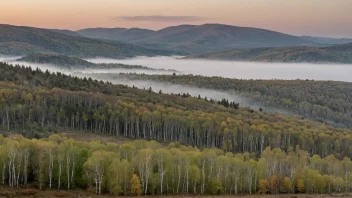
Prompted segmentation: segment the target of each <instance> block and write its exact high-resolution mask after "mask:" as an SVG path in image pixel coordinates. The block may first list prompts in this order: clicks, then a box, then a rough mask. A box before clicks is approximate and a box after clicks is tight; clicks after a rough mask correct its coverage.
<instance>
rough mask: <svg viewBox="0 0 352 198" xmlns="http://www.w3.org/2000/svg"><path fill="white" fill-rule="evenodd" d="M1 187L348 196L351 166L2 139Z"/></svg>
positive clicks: (147, 145)
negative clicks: (339, 194) (343, 194)
mask: <svg viewBox="0 0 352 198" xmlns="http://www.w3.org/2000/svg"><path fill="white" fill-rule="evenodd" d="M0 148H1V149H0V170H2V173H1V174H0V178H1V180H0V181H1V184H2V185H4V186H9V187H12V188H21V187H37V188H39V189H47V190H50V189H52V190H64V189H65V190H70V189H75V188H81V189H86V190H87V191H89V192H91V193H96V194H107V193H109V194H112V195H167V194H173V195H176V194H197V195H199V194H213V195H220V194H228V195H240V194H257V193H261V194H279V193H282V194H286V193H309V194H314V193H316V194H322V193H342V192H343V193H347V192H351V191H352V175H351V174H350V173H351V171H352V162H351V160H350V159H349V158H343V159H342V160H339V159H336V158H335V157H334V156H333V155H329V156H327V157H325V158H321V157H320V156H319V155H313V156H310V154H309V153H308V152H306V151H303V150H301V149H299V147H296V148H295V149H291V150H289V151H287V152H284V151H282V150H281V149H279V148H275V149H271V148H270V147H267V148H266V149H265V150H264V151H263V152H262V154H261V156H260V157H255V156H252V155H251V154H250V153H247V152H245V153H243V154H241V153H237V154H233V153H231V152H224V151H222V150H220V149H215V148H211V149H202V150H200V149H198V148H197V147H192V146H185V145H181V144H179V143H177V142H171V143H169V144H167V145H163V144H160V143H158V142H156V141H145V140H135V141H131V142H129V143H124V144H119V145H118V144H114V143H108V144H102V143H100V142H99V141H95V142H81V141H76V140H73V139H68V138H65V137H61V136H58V135H52V136H50V137H48V138H43V139H40V140H37V139H27V138H24V137H22V136H20V135H13V136H10V137H8V138H4V137H3V136H1V135H0Z"/></svg>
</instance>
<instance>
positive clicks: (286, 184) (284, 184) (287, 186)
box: [280, 177, 292, 193]
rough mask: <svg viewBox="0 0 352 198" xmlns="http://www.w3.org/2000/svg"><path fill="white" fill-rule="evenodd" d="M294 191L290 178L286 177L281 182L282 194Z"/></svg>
mask: <svg viewBox="0 0 352 198" xmlns="http://www.w3.org/2000/svg"><path fill="white" fill-rule="evenodd" d="M291 191H292V183H291V180H290V178H288V177H284V178H283V179H282V181H281V186H280V192H282V193H289V192H291Z"/></svg>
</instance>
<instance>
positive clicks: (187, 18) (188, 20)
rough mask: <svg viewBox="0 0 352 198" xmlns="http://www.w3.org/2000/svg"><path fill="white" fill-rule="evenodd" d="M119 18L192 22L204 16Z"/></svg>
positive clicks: (124, 17) (125, 18)
mask: <svg viewBox="0 0 352 198" xmlns="http://www.w3.org/2000/svg"><path fill="white" fill-rule="evenodd" d="M118 19H121V20H125V21H161V22H192V21H199V20H202V19H204V18H202V17H198V16H164V15H151V16H120V17H118Z"/></svg>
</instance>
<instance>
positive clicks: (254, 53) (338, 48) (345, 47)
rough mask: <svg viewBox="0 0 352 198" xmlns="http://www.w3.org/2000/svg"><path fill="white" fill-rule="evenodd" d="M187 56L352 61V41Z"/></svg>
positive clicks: (262, 59)
mask: <svg viewBox="0 0 352 198" xmlns="http://www.w3.org/2000/svg"><path fill="white" fill-rule="evenodd" d="M186 58H189V59H216V60H236V61H261V62H314V63H352V43H350V44H341V45H332V46H329V47H320V48H319V47H304V46H303V47H278V48H256V49H235V50H230V51H223V52H215V53H206V54H199V55H191V56H188V57H186Z"/></svg>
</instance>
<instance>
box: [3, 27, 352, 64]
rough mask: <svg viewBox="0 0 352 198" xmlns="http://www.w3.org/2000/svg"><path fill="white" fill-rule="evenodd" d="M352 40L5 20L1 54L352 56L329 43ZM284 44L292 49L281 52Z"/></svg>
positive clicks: (216, 29) (343, 59) (223, 29)
mask: <svg viewBox="0 0 352 198" xmlns="http://www.w3.org/2000/svg"><path fill="white" fill-rule="evenodd" d="M349 41H351V42H352V39H347V38H346V39H335V38H324V37H309V36H302V37H298V36H293V35H289V34H283V33H280V32H275V31H270V30H265V29H259V28H250V27H237V26H229V25H222V24H204V25H180V26H172V27H168V28H164V29H162V30H158V31H154V30H148V29H140V28H131V29H126V28H89V29H83V30H79V31H71V30H58V29H40V28H32V27H22V26H11V25H0V54H4V55H21V56H23V55H28V54H36V53H40V54H61V55H66V56H75V57H109V58H130V57H135V56H169V55H187V54H191V56H190V57H197V58H199V57H208V58H214V59H215V58H216V59H244V60H267V61H270V60H272V61H276V60H278V61H301V60H302V61H315V60H318V61H320V59H321V61H324V62H325V61H327V60H328V61H329V60H336V61H337V60H338V61H339V62H346V61H349V59H348V57H345V55H341V54H340V53H339V54H331V52H330V51H327V50H326V49H324V47H326V46H329V45H331V44H335V43H336V44H342V43H348V42H349ZM302 46H305V47H302ZM233 49H236V50H233ZM283 50H284V51H285V52H286V53H287V54H280V52H281V53H284V52H282V51H283ZM224 51H226V52H224ZM204 53H206V54H204ZM194 54H200V55H199V56H192V55H194ZM268 54H269V55H270V56H269V57H268ZM274 54H275V55H274ZM346 59H347V60H346Z"/></svg>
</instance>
